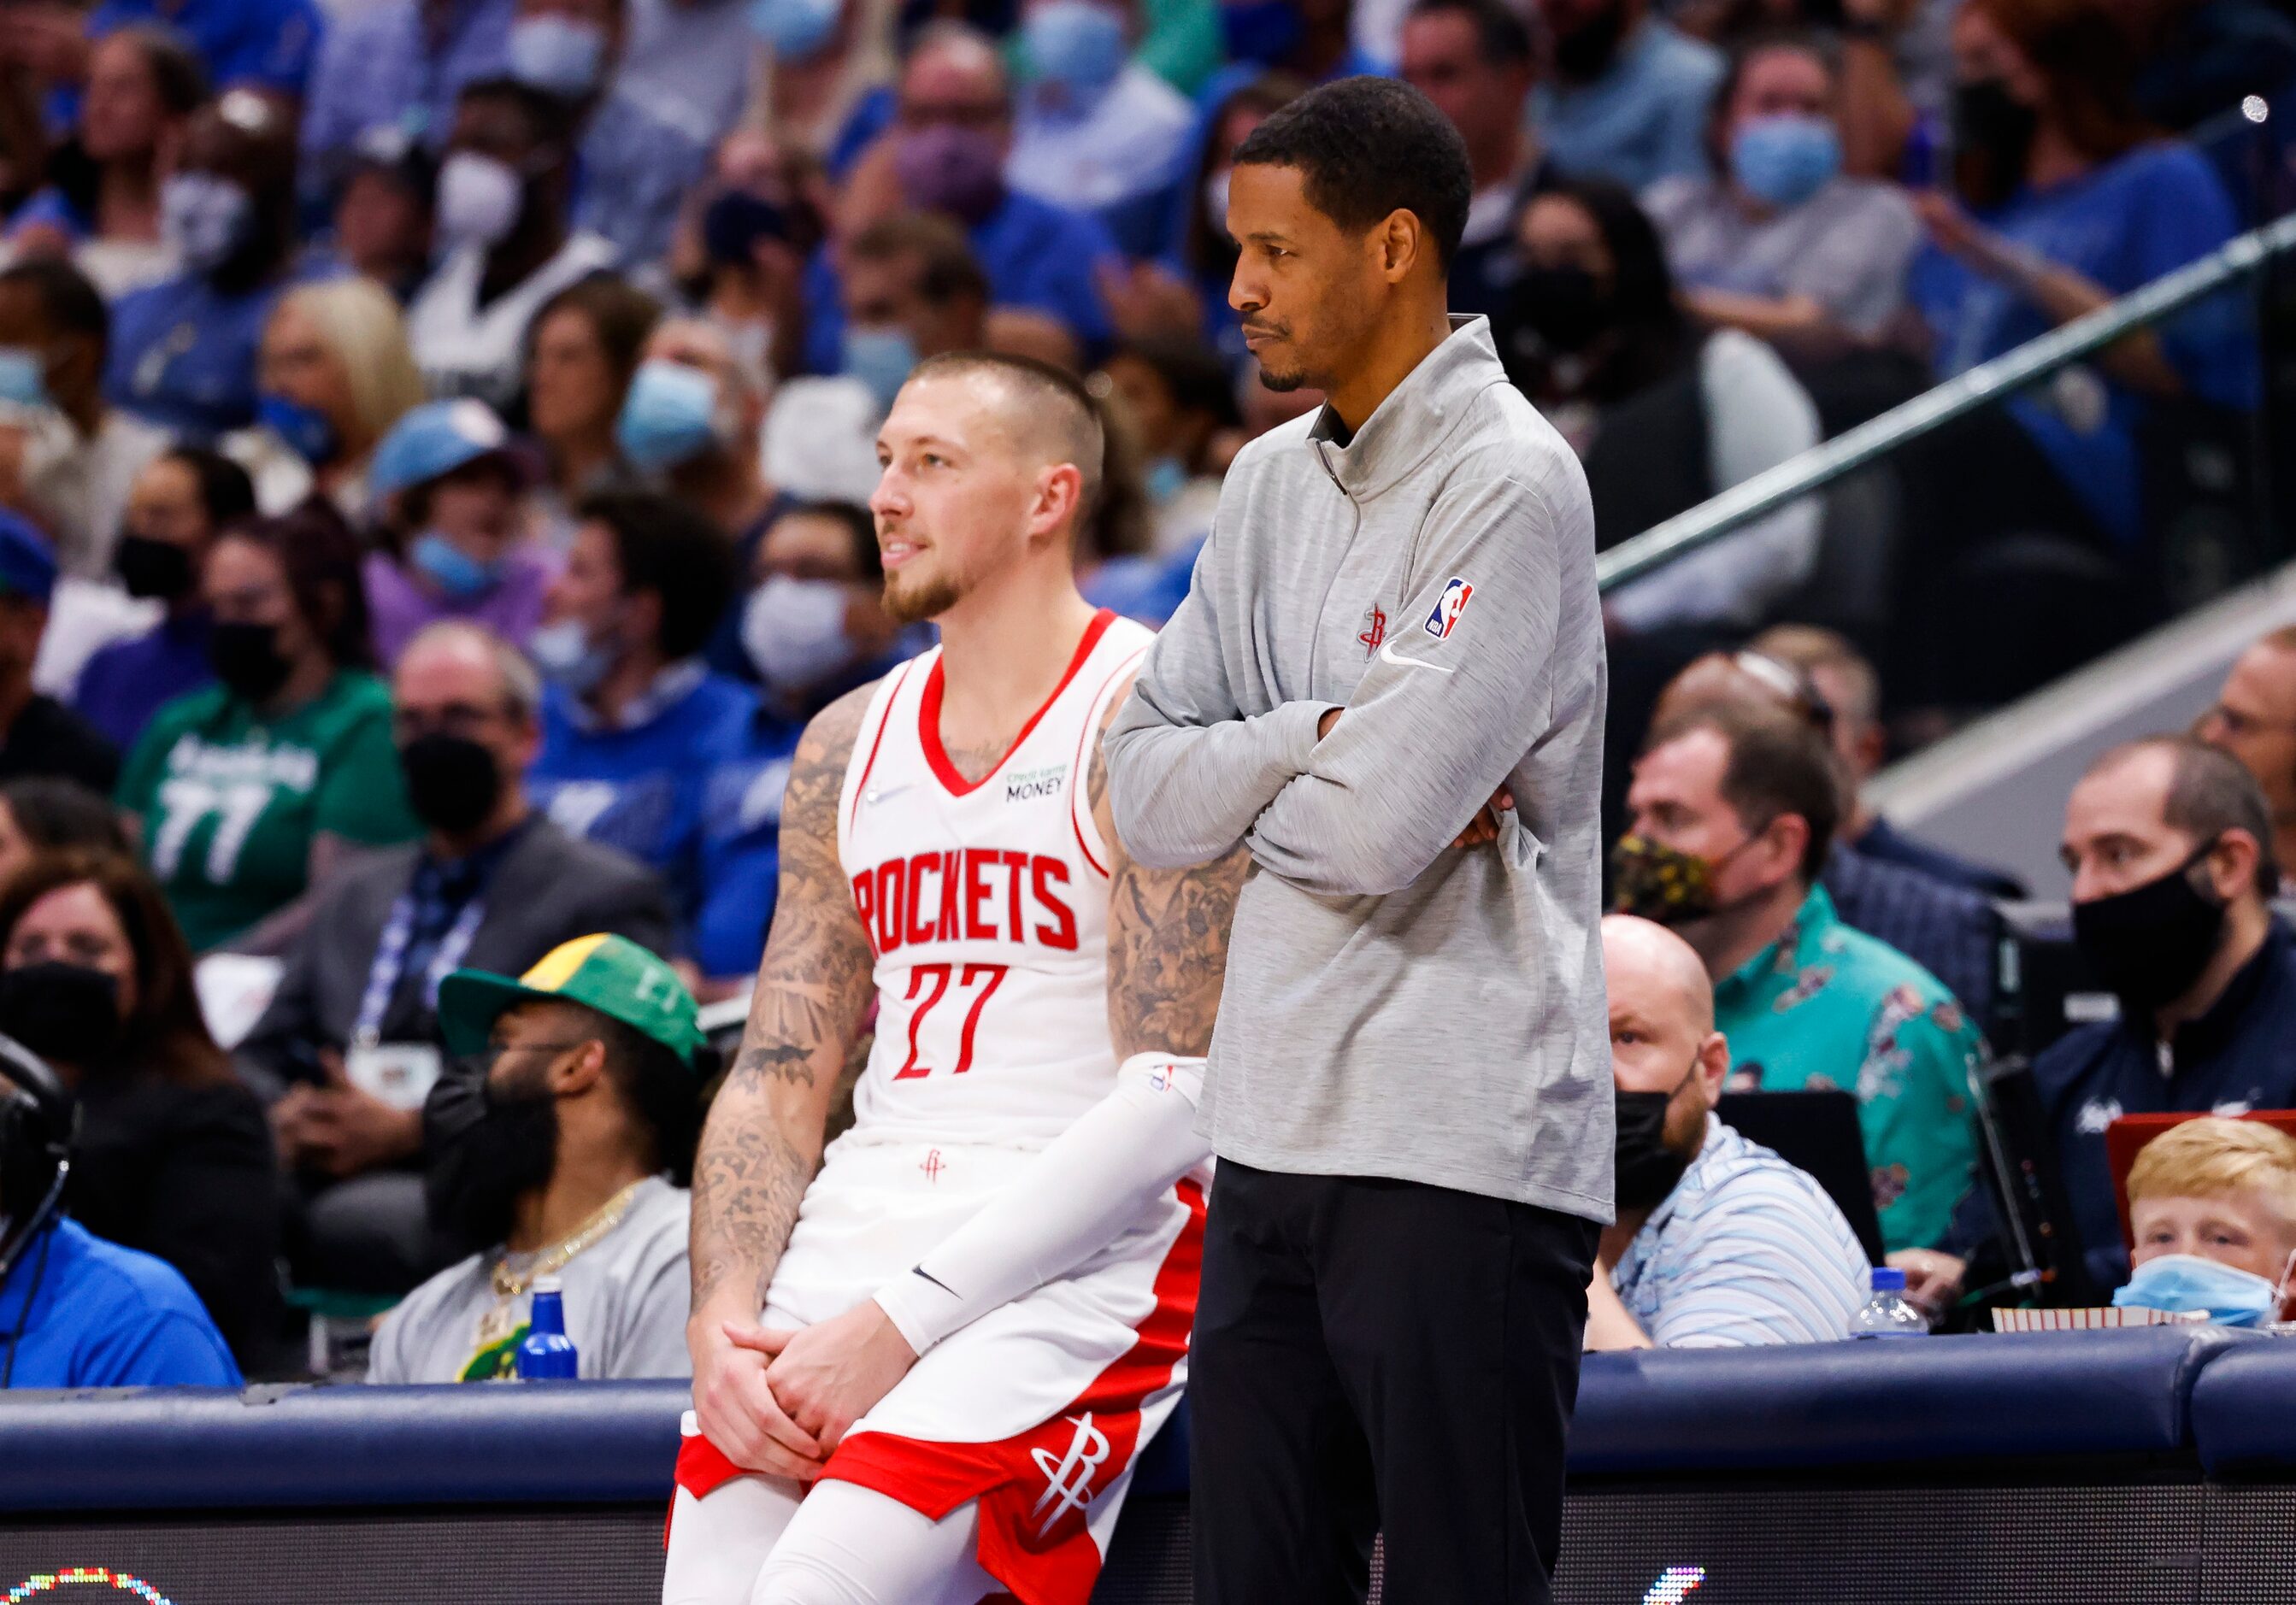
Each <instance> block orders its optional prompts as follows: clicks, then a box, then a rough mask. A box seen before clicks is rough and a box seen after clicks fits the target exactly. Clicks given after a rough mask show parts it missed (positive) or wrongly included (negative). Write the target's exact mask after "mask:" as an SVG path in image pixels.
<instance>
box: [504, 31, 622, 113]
mask: <svg viewBox="0 0 2296 1605" xmlns="http://www.w3.org/2000/svg"><path fill="white" fill-rule="evenodd" d="M508 53H509V57H510V75H511V77H512V78H516V79H517V80H518V81H519V82H520V83H521V84H526V85H529V86H532V87H533V88H536V89H539V90H541V91H542V92H543V93H544V94H554V95H557V96H559V97H560V98H561V99H563V100H572V99H574V98H576V97H577V96H579V95H585V94H589V93H590V91H592V90H593V89H595V88H596V87H597V86H598V78H599V74H600V72H601V70H603V68H604V66H605V64H606V35H605V32H604V30H603V29H600V28H599V27H598V26H597V25H596V24H595V23H591V22H578V21H576V20H574V19H573V18H571V17H564V16H559V15H556V14H554V13H553V14H550V15H545V16H537V17H521V18H520V19H519V20H517V21H515V22H513V23H512V24H511V25H510V45H509V51H508Z"/></svg>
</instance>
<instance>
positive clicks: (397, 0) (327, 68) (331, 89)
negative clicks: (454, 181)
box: [300, 0, 515, 183]
mask: <svg viewBox="0 0 2296 1605" xmlns="http://www.w3.org/2000/svg"><path fill="white" fill-rule="evenodd" d="M514 9H515V7H514V6H513V5H512V0H448V4H446V5H444V6H439V7H433V6H427V5H423V4H418V0H381V3H380V4H376V3H373V0H370V4H365V5H361V6H355V7H346V8H344V15H343V17H342V19H341V20H340V21H338V22H337V23H336V24H335V26H334V28H333V29H332V30H330V31H329V33H328V35H327V39H326V43H325V45H324V47H323V48H321V49H320V51H319V52H318V53H317V60H316V63H315V64H314V66H313V68H312V72H311V94H310V98H309V101H308V102H307V104H306V105H305V106H304V108H303V124H302V128H301V130H300V136H301V140H302V146H303V154H304V156H305V157H306V159H308V158H311V157H315V156H324V155H327V154H330V153H332V152H334V151H343V150H347V149H348V148H349V147H350V146H351V145H352V143H354V142H355V141H357V138H358V137H359V135H362V134H364V133H365V132H366V131H367V130H368V129H370V128H373V127H377V126H378V125H381V124H399V123H402V121H404V122H411V123H413V124H414V125H416V127H417V129H418V130H419V132H420V133H421V134H422V138H423V140H424V143H427V144H428V145H429V146H430V148H431V149H433V150H436V149H437V148H438V147H439V145H441V144H443V143H445V142H446V138H447V127H448V125H450V124H451V123H452V122H453V121H454V119H455V98H456V97H457V96H458V95H460V94H462V92H463V86H464V85H466V84H471V83H475V82H476V81H478V80H479V79H480V78H494V77H496V75H498V74H500V73H504V72H507V71H508V70H510V68H509V63H508V57H507V52H508V50H509V47H510V23H511V13H512V11H513V10H514ZM425 12H434V13H435V14H437V15H438V16H439V20H440V21H441V22H442V23H443V27H442V29H441V32H442V34H443V37H442V38H441V39H440V40H439V41H438V42H437V43H435V44H434V43H433V41H432V39H431V37H430V23H429V22H428V21H427V20H425ZM329 176H330V175H329V174H328V173H326V172H325V171H324V169H322V170H317V171H314V170H311V168H310V165H309V163H308V161H307V162H306V171H305V173H304V178H305V181H306V183H311V182H314V181H316V182H319V183H324V182H325V181H326V179H327V178H328V177H329Z"/></svg>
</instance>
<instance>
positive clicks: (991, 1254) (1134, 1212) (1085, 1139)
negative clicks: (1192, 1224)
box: [877, 1053, 1211, 1355]
mask: <svg viewBox="0 0 2296 1605" xmlns="http://www.w3.org/2000/svg"><path fill="white" fill-rule="evenodd" d="M1203 1084H1204V1061H1203V1060H1201V1059H1186V1058H1180V1057H1177V1056H1176V1055H1173V1054H1170V1053H1135V1054H1134V1055H1133V1056H1132V1057H1131V1058H1129V1059H1128V1060H1125V1061H1124V1063H1123V1064H1122V1065H1121V1066H1120V1067H1119V1069H1118V1070H1117V1073H1116V1090H1115V1091H1114V1092H1112V1093H1109V1095H1108V1096H1107V1097H1105V1098H1103V1099H1102V1100H1101V1101H1100V1102H1099V1103H1097V1104H1095V1105H1094V1106H1093V1107H1092V1108H1091V1109H1089V1110H1086V1111H1085V1113H1084V1114H1083V1115H1082V1116H1081V1117H1080V1118H1078V1120H1077V1122H1076V1123H1075V1124H1074V1125H1073V1126H1070V1127H1069V1128H1068V1129H1067V1130H1066V1131H1064V1132H1062V1134H1060V1135H1059V1136H1057V1137H1055V1138H1054V1140H1053V1141H1052V1142H1050V1143H1049V1144H1047V1145H1046V1149H1045V1151H1043V1152H1042V1153H1040V1154H1038V1155H1037V1158H1036V1160H1035V1162H1034V1163H1033V1164H1031V1165H1030V1166H1029V1169H1028V1171H1027V1173H1026V1174H1025V1175H1023V1176H1022V1177H1021V1179H1020V1180H1019V1181H1017V1182H1016V1183H1013V1186H1011V1187H1009V1188H1007V1189H1006V1190H1005V1191H1004V1192H1002V1193H1000V1194H999V1195H998V1196H997V1197H996V1198H995V1199H993V1200H990V1201H989V1202H988V1204H986V1205H984V1206H982V1208H981V1210H980V1213H979V1214H978V1215H976V1216H973V1217H972V1219H971V1220H969V1221H967V1222H966V1223H965V1224H964V1225H962V1226H960V1227H958V1228H957V1230H956V1232H955V1234H954V1235H952V1236H951V1237H949V1238H948V1240H947V1241H945V1242H943V1243H942V1244H941V1245H940V1246H939V1247H938V1248H936V1249H934V1250H933V1251H932V1252H931V1253H930V1254H928V1255H926V1256H925V1257H924V1258H923V1259H922V1261H920V1262H919V1263H918V1264H917V1265H915V1266H914V1268H913V1269H912V1270H911V1271H910V1272H909V1273H907V1274H906V1275H905V1276H902V1277H900V1278H899V1279H898V1280H897V1281H894V1282H888V1283H887V1284H886V1285H885V1286H884V1287H881V1288H880V1289H879V1290H877V1303H878V1306H880V1307H881V1308H882V1309H883V1310H884V1312H885V1314H887V1315H888V1316H889V1317H890V1319H891V1321H892V1322H893V1325H894V1326H895V1327H896V1328H898V1330H899V1331H900V1334H901V1336H902V1337H904V1338H906V1339H908V1344H909V1347H911V1348H913V1349H914V1350H916V1352H917V1353H918V1354H920V1355H922V1354H923V1353H924V1352H925V1350H927V1349H928V1348H931V1347H932V1346H933V1345H934V1344H936V1343H938V1342H939V1341H940V1340H941V1339H943V1338H946V1337H947V1336H948V1335H949V1334H950V1333H951V1332H953V1331H957V1330H958V1329H959V1328H960V1327H963V1326H964V1325H966V1324H967V1323H969V1322H972V1321H975V1320H978V1319H979V1318H980V1316H982V1315H985V1314H988V1312H989V1311H990V1310H993V1309H995V1308H996V1307H997V1306H1000V1305H1005V1304H1009V1303H1011V1302H1012V1301H1013V1299H1015V1298H1020V1297H1021V1295H1022V1294H1023V1293H1027V1292H1030V1291H1032V1290H1035V1289H1037V1288H1039V1287H1041V1286H1043V1285H1044V1284H1045V1283H1046V1282H1050V1281H1052V1280H1053V1279H1054V1278H1055V1277H1057V1276H1060V1275H1062V1274H1063V1273H1066V1272H1068V1271H1070V1270H1073V1269H1075V1268H1076V1267H1077V1266H1078V1265H1081V1264H1083V1263H1084V1261H1085V1260H1087V1259H1088V1258H1089V1257H1092V1256H1093V1255H1094V1254H1095V1253H1096V1252H1098V1251H1099V1250H1100V1249H1103V1248H1106V1247H1107V1246H1108V1245H1109V1244H1110V1243H1111V1242H1113V1241H1115V1240H1116V1239H1117V1238H1118V1237H1119V1235H1121V1234H1122V1233H1123V1232H1124V1231H1125V1229H1126V1228H1128V1227H1129V1226H1130V1225H1132V1224H1134V1223H1135V1222H1136V1221H1137V1220H1138V1219H1139V1218H1140V1216H1141V1215H1142V1214H1143V1213H1144V1211H1145V1210H1146V1209H1147V1208H1148V1207H1149V1206H1150V1205H1152V1204H1153V1203H1154V1202H1155V1201H1156V1200H1158V1199H1159V1198H1161V1197H1162V1196H1163V1195H1164V1193H1165V1192H1166V1191H1168V1190H1169V1188H1170V1187H1171V1186H1172V1184H1173V1183H1175V1182H1177V1181H1178V1180H1179V1179H1180V1178H1181V1177H1182V1176H1184V1175H1187V1174H1188V1172H1189V1171H1191V1170H1193V1169H1194V1168H1195V1167H1197V1166H1199V1165H1201V1164H1202V1163H1203V1162H1204V1160H1205V1159H1207V1158H1209V1157H1210V1153H1211V1144H1210V1143H1209V1142H1205V1141H1204V1140H1203V1139H1202V1138H1201V1137H1200V1136H1198V1135H1196V1129H1195V1127H1196V1101H1197V1100H1198V1098H1199V1097H1201V1094H1202V1092H1203Z"/></svg>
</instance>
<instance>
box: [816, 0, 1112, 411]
mask: <svg viewBox="0 0 2296 1605" xmlns="http://www.w3.org/2000/svg"><path fill="white" fill-rule="evenodd" d="M1012 143H1013V106H1012V88H1011V86H1010V84H1009V83H1008V82H1007V81H1006V79H1005V65H1004V62H1003V61H1002V60H1001V59H1000V58H999V57H998V55H997V53H996V46H995V45H993V44H992V43H991V42H990V41H989V40H988V39H987V38H985V37H982V36H981V35H980V34H978V33H976V32H974V31H973V30H972V29H970V28H967V27H965V26H964V25H963V24H961V23H945V24H935V25H933V26H930V27H928V28H926V29H924V30H923V31H922V32H921V33H920V34H919V35H918V36H917V42H916V44H915V45H914V47H913V48H912V49H911V51H910V53H909V57H908V61H907V62H906V64H905V65H904V66H903V68H902V70H901V89H900V112H899V115H898V118H897V119H896V120H895V122H894V125H893V127H892V129H891V130H890V132H889V133H888V134H887V135H886V136H885V138H884V139H883V140H881V141H880V142H879V143H878V144H877V146H875V147H874V148H873V149H872V151H871V152H870V154H869V156H868V157H867V158H865V160H864V162H863V164H862V168H859V169H857V171H856V173H855V175H854V177H853V182H852V187H853V189H855V190H857V191H863V192H867V193H870V194H875V193H878V192H885V193H886V194H887V195H888V198H889V199H890V198H891V197H894V196H898V204H900V205H906V206H909V207H914V208H915V209H918V210H920V211H928V212H945V213H947V215H948V216H950V217H954V218H955V219H956V220H957V221H958V222H959V223H961V224H963V225H964V229H965V232H966V235H967V238H968V239H969V240H970V241H971V242H972V250H973V253H974V255H975V256H977V257H978V258H980V266H981V268H982V270H983V271H984V272H986V273H987V274H988V284H989V292H990V298H991V299H993V300H994V301H995V302H996V304H998V305H999V306H1011V307H1033V308H1035V309H1036V310H1037V311H1040V312H1046V313H1050V314H1051V315H1054V317H1057V318H1058V319H1060V320H1061V322H1062V323H1066V324H1067V325H1068V326H1069V328H1070V330H1071V331H1073V332H1075V334H1076V336H1077V338H1078V340H1082V341H1083V342H1084V343H1085V345H1086V346H1087V348H1088V349H1090V350H1091V351H1093V352H1095V353H1097V351H1098V350H1099V349H1100V348H1102V347H1103V346H1105V345H1106V344H1107V342H1108V340H1109V336H1110V334H1111V332H1112V331H1111V325H1110V323H1109V317H1108V308H1107V307H1106V305H1105V304H1104V303H1103V301H1102V299H1101V296H1100V291H1099V289H1098V287H1097V284H1096V282H1095V275H1096V274H1098V273H1099V272H1100V270H1102V269H1103V267H1107V266H1112V265H1113V264H1114V263H1115V261H1116V259H1117V250H1116V242H1115V241H1114V240H1113V239H1111V237H1110V235H1109V233H1108V231H1107V229H1106V228H1104V227H1103V226H1102V225H1101V224H1100V223H1099V221H1098V220H1097V219H1095V218H1094V217H1092V216H1091V215H1090V214H1088V213H1086V212H1082V211H1077V210H1072V209H1068V208H1066V207H1062V206H1056V205H1054V204H1053V203H1051V202H1049V201H1040V200H1038V199H1037V198H1036V197H1035V196H1033V195H1029V194H1025V193H1023V192H1021V191H1019V190H1016V189H1013V188H1012V187H1010V186H1009V185H1008V184H1006V183H1005V177H1004V168H1005V156H1006V154H1007V153H1008V151H1010V150H1011V148H1012ZM890 209H892V208H891V207H890V206H887V207H883V208H881V209H880V210H881V211H882V210H890ZM837 271H838V270H836V269H835V268H832V265H831V263H830V260H829V258H828V256H827V254H826V253H824V254H821V255H817V256H816V258H815V259H814V263H813V266H812V267H811V268H810V269H809V270H808V274H807V281H806V291H807V300H808V304H809V306H810V307H811V311H812V317H811V321H810V322H809V323H808V327H807V331H806V364H807V366H808V369H809V370H810V371H811V372H813V373H836V372H838V371H839V370H840V367H841V365H842V364H840V360H839V358H840V353H841V352H842V350H843V348H844V335H845V319H844V315H843V310H842V307H840V300H839V296H838V287H837Z"/></svg>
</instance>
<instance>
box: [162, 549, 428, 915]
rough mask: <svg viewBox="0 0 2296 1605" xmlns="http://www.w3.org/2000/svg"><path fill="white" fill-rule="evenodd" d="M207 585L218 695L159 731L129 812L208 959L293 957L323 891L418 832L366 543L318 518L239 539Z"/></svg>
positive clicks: (194, 701) (184, 710)
mask: <svg viewBox="0 0 2296 1605" xmlns="http://www.w3.org/2000/svg"><path fill="white" fill-rule="evenodd" d="M201 590H202V593H203V594H204V595H205V597H206V600H207V607H208V610H209V613H210V614H211V615H212V617H213V618H214V621H215V622H214V626H213V634H212V635H210V637H209V660H210V662H211V663H212V664H213V665H214V667H215V672H216V678H217V684H214V685H210V686H209V687H207V688H206V689H205V690H202V691H195V692H191V693H190V694H188V695H186V696H182V697H178V698H177V699H176V700H174V701H172V702H169V703H168V704H167V705H166V706H164V707H163V708H160V711H159V712H158V713H157V714H155V715H153V716H152V722H151V724H150V725H147V726H146V727H145V729H144V732H143V737H142V739H140V740H139V741H137V742H136V744H135V751H134V752H132V753H131V754H130V755H129V756H128V760H127V769H126V771H125V772H124V773H123V774H121V776H120V781H119V805H120V807H123V808H125V809H126V810H127V812H128V813H129V814H130V815H134V816H135V821H136V824H137V831H138V839H139V840H140V842H141V843H142V849H143V861H144V863H145V864H148V865H150V866H151V869H152V874H153V875H154V876H155V877H156V878H157V879H158V880H159V881H160V884H161V885H162V886H163V887H165V888H167V892H168V903H169V905H171V906H173V908H174V909H175V911H176V919H177V920H178V921H181V922H182V924H183V927H184V936H186V937H187V938H190V940H191V943H192V946H193V949H194V951H197V952H201V953H206V952H209V951H211V950H213V949H215V948H217V947H220V946H224V945H225V944H226V943H229V944H233V945H234V946H237V947H239V948H240V949H241V950H242V951H247V952H256V953H278V952H283V951H284V950H285V949H286V947H287V946H288V945H289V944H290V943H291V941H292V940H293V939H294V938H296V937H298V936H299V934H300V933H301V931H302V929H303V927H304V925H305V923H306V922H307V920H308V919H309V916H310V909H311V905H310V901H309V899H307V897H306V896H305V894H306V893H307V891H308V890H309V889H310V888H313V887H316V886H320V885H323V884H324V882H325V881H326V880H328V878H329V877H330V876H331V875H332V874H333V873H335V872H337V871H338V870H340V869H341V868H343V867H344V866H345V865H346V864H348V862H350V860H351V859H352V858H353V857H354V856H357V854H358V853H360V852H361V851H363V850H371V849H373V848H379V847H389V846H391V845H393V844H394V843H397V842H401V841H405V840H407V839H410V838H412V837H413V836H414V833H415V823H414V816H413V815H410V814H409V813H408V812H407V808H406V790H405V788H404V787H403V786H401V784H400V783H399V776H398V757H397V754H396V752H395V751H394V750H393V749H392V747H391V743H390V693H389V690H388V689H387V688H386V687H385V686H384V685H383V684H382V682H381V681H380V680H378V679H376V678H375V677H374V676H373V673H372V672H370V669H371V666H372V664H373V661H374V659H373V650H372V648H371V647H370V646H369V645H368V643H367V628H366V598H365V593H364V591H363V590H362V589H361V588H360V585H359V553H358V545H357V542H356V541H354V540H353V539H352V538H351V535H350V532H349V531H348V530H347V529H345V528H343V527H342V526H341V524H340V522H339V521H337V520H335V519H334V518H333V517H332V514H330V513H328V512H325V511H324V507H323V506H322V505H320V504H313V505H311V506H308V507H306V508H305V509H303V510H302V511H300V512H296V513H294V514H292V515H291V516H289V517H287V518H283V519H264V520H256V521H254V522H250V523H245V524H240V525H236V526H234V528H231V529H229V530H226V531H225V533H224V534H223V535H222V536H219V537H218V538H217V541H216V544H215V546H214V548H213V550H211V551H210V552H209V553H208V561H207V563H206V565H205V567H204V569H203V571H202V573H201Z"/></svg>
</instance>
